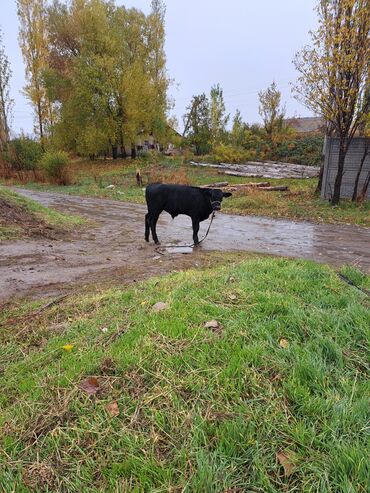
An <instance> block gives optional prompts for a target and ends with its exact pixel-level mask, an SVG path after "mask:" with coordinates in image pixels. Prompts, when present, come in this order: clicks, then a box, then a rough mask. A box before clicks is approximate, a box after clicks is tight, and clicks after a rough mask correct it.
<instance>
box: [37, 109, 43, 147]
mask: <svg viewBox="0 0 370 493" xmlns="http://www.w3.org/2000/svg"><path fill="white" fill-rule="evenodd" d="M37 117H38V120H39V130H40V143H41V148H42V150H43V151H44V150H45V149H44V147H45V146H44V127H43V123H42V116H41V101H40V100H38V101H37Z"/></svg>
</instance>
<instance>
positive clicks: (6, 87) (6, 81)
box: [0, 28, 14, 150]
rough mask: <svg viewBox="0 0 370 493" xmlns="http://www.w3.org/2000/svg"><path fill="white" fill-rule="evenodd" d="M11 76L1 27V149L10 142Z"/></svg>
mask: <svg viewBox="0 0 370 493" xmlns="http://www.w3.org/2000/svg"><path fill="white" fill-rule="evenodd" d="M11 76H12V71H11V68H10V63H9V59H8V57H7V55H6V53H5V47H4V44H3V35H2V31H1V28H0V150H4V149H5V148H6V147H7V145H8V142H9V131H10V128H9V126H10V119H11V111H12V108H13V104H14V102H13V100H12V98H11V97H10V79H11Z"/></svg>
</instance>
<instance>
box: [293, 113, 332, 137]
mask: <svg viewBox="0 0 370 493" xmlns="http://www.w3.org/2000/svg"><path fill="white" fill-rule="evenodd" d="M284 124H285V125H286V126H287V127H291V128H293V129H294V130H295V131H296V132H297V134H302V135H305V134H324V133H325V122H324V119H323V118H321V117H320V116H308V117H305V118H298V117H297V118H287V119H285V120H284Z"/></svg>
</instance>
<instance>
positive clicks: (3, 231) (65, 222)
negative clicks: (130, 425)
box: [0, 187, 85, 241]
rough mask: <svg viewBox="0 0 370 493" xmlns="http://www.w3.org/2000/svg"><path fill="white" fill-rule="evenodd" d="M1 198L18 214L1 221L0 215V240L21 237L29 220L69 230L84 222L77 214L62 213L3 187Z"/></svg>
mask: <svg viewBox="0 0 370 493" xmlns="http://www.w3.org/2000/svg"><path fill="white" fill-rule="evenodd" d="M1 200H3V201H5V202H6V203H7V204H12V205H13V206H14V209H15V210H16V211H17V212H19V215H18V214H17V218H16V220H15V219H13V218H12V217H10V218H9V220H3V221H1V217H0V241H3V240H14V239H18V238H20V237H22V235H23V232H24V226H25V223H27V224H28V223H29V222H30V221H31V222H32V223H35V224H39V225H42V226H43V227H47V226H51V227H54V228H56V229H62V230H71V229H72V228H74V227H75V226H78V225H81V224H83V223H85V220H84V219H83V218H81V217H79V216H70V215H66V214H62V213H60V212H57V211H55V210H53V209H49V208H47V207H44V206H42V205H40V204H39V203H38V202H36V201H34V200H31V199H28V198H25V197H22V196H21V195H19V194H17V193H15V192H13V191H11V190H8V189H6V188H3V187H0V201H1ZM23 220H24V221H23Z"/></svg>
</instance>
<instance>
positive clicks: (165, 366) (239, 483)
mask: <svg viewBox="0 0 370 493" xmlns="http://www.w3.org/2000/svg"><path fill="white" fill-rule="evenodd" d="M346 274H347V275H348V276H350V277H351V278H352V279H355V278H356V276H357V280H359V281H360V282H361V283H362V285H366V284H367V285H368V280H369V278H366V277H365V276H363V275H362V274H359V273H357V272H356V271H354V270H353V269H347V270H346ZM358 276H360V277H358ZM158 301H162V302H166V303H167V304H168V307H167V309H165V310H163V311H161V312H159V313H153V310H152V306H153V305H154V304H155V303H156V302H158ZM39 306H40V303H35V302H33V303H31V304H21V305H19V306H17V307H15V306H13V307H9V308H8V309H5V310H3V311H2V313H1V314H0V323H1V326H2V331H1V338H2V340H1V345H2V352H1V357H0V385H1V389H2V393H1V396H0V409H1V418H0V430H1V432H0V437H1V438H0V463H1V467H0V490H1V491H4V492H5V493H6V492H9V493H10V492H13V491H17V492H22V493H23V492H30V491H38V492H42V491H53V492H65V491H68V492H69V493H72V492H81V493H84V492H112V493H113V492H137V493H139V492H146V491H147V492H157V493H159V492H163V493H164V492H185V493H208V492H209V493H219V492H247V491H248V492H261V493H262V492H263V493H270V492H271V493H273V492H288V491H289V492H300V493H301V492H305V493H311V492H312V493H313V492H318V491H319V492H320V493H333V492H335V493H365V492H366V491H368V490H367V488H368V479H369V462H368V457H369V452H370V451H369V442H368V436H367V430H368V428H367V423H368V419H369V408H370V407H369V380H368V376H369V373H368V372H369V366H368V362H369V353H368V342H369V341H368V338H369V330H368V327H369V326H368V322H369V313H368V303H367V299H366V296H365V295H364V294H363V293H361V292H360V291H358V290H357V289H355V288H354V287H351V286H348V285H347V284H345V283H343V282H342V281H341V280H340V279H339V278H338V276H337V275H336V274H335V273H334V271H333V270H332V269H331V268H329V267H327V266H323V265H317V264H314V263H312V262H306V261H292V260H285V259H272V258H257V259H256V258H253V259H250V260H247V261H244V262H241V263H240V262H233V261H231V262H230V263H229V264H228V265H226V266H225V265H224V266H222V267H214V268H212V269H207V270H205V271H203V270H198V271H196V270H192V271H187V272H180V273H174V274H172V275H170V276H167V277H165V278H161V279H152V280H150V281H147V282H145V283H141V284H138V285H135V286H134V287H132V288H130V289H124V290H123V289H122V290H120V289H112V290H108V291H104V292H96V293H95V294H90V295H88V296H87V295H74V296H73V299H72V297H71V299H67V300H65V301H63V302H62V303H61V304H60V305H57V306H52V307H49V308H47V309H45V310H43V311H41V312H40V313H39V314H38V315H33V313H36V312H37V310H38V309H39ZM211 319H215V320H217V321H218V322H219V328H218V329H216V330H214V331H212V330H209V329H206V328H205V327H204V324H205V322H207V321H209V320H211ZM66 344H70V345H71V346H73V347H72V348H68V349H70V350H69V351H68V350H65V349H63V346H64V345H66ZM87 377H94V378H96V379H97V381H96V383H94V385H93V391H94V395H90V396H89V395H88V394H87V393H86V392H84V391H83V390H82V389H81V384H82V386H83V385H84V382H85V379H86V378H87ZM93 382H95V381H94V380H93ZM95 391H96V392H95ZM112 409H113V411H112ZM117 410H118V413H119V414H118V415H117ZM282 458H283V459H282ZM284 466H285V467H284Z"/></svg>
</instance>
